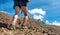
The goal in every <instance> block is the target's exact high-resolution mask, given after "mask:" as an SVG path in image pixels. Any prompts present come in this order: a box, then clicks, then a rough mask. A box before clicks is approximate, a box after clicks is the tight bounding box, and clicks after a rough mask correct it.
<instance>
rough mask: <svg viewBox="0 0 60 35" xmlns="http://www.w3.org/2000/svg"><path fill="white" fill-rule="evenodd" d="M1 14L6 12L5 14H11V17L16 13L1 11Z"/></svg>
mask: <svg viewBox="0 0 60 35" xmlns="http://www.w3.org/2000/svg"><path fill="white" fill-rule="evenodd" d="M0 12H4V13H6V14H9V15H13V14H14V13H9V12H6V11H0Z"/></svg>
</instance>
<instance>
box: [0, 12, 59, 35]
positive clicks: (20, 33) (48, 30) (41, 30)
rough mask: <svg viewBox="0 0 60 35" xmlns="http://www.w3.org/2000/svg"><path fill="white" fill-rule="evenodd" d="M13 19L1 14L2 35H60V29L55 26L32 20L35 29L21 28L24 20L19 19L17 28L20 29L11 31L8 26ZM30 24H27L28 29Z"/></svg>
mask: <svg viewBox="0 0 60 35" xmlns="http://www.w3.org/2000/svg"><path fill="white" fill-rule="evenodd" d="M11 19H12V17H11V16H9V15H8V14H6V13H3V12H0V35H60V27H59V26H54V25H46V24H44V23H43V22H42V21H39V20H35V19H31V22H32V26H33V28H34V29H29V28H26V29H23V30H21V28H20V25H19V24H20V23H21V22H22V19H23V18H19V19H18V21H17V24H16V26H17V27H18V28H16V29H14V30H10V29H8V28H7V25H8V24H9V23H10V22H11ZM28 23H29V22H27V25H26V26H27V27H28V25H29V24H28Z"/></svg>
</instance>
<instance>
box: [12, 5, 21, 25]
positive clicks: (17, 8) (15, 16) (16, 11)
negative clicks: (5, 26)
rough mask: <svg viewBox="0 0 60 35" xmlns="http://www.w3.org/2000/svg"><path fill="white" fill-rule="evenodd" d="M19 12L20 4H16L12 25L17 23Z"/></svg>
mask: <svg viewBox="0 0 60 35" xmlns="http://www.w3.org/2000/svg"><path fill="white" fill-rule="evenodd" d="M19 12H20V8H19V6H15V15H14V17H13V19H12V25H15V24H16V21H17V19H18V15H19Z"/></svg>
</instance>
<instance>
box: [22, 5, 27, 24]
mask: <svg viewBox="0 0 60 35" xmlns="http://www.w3.org/2000/svg"><path fill="white" fill-rule="evenodd" d="M21 9H22V11H23V12H24V19H23V24H26V22H27V20H28V12H27V9H26V7H25V6H21Z"/></svg>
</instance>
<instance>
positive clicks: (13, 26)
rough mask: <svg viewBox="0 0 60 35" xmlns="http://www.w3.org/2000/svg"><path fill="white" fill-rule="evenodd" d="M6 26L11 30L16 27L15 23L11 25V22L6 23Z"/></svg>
mask: <svg viewBox="0 0 60 35" xmlns="http://www.w3.org/2000/svg"><path fill="white" fill-rule="evenodd" d="M7 28H8V29H11V30H13V29H16V27H15V25H12V24H8V27H7Z"/></svg>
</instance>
